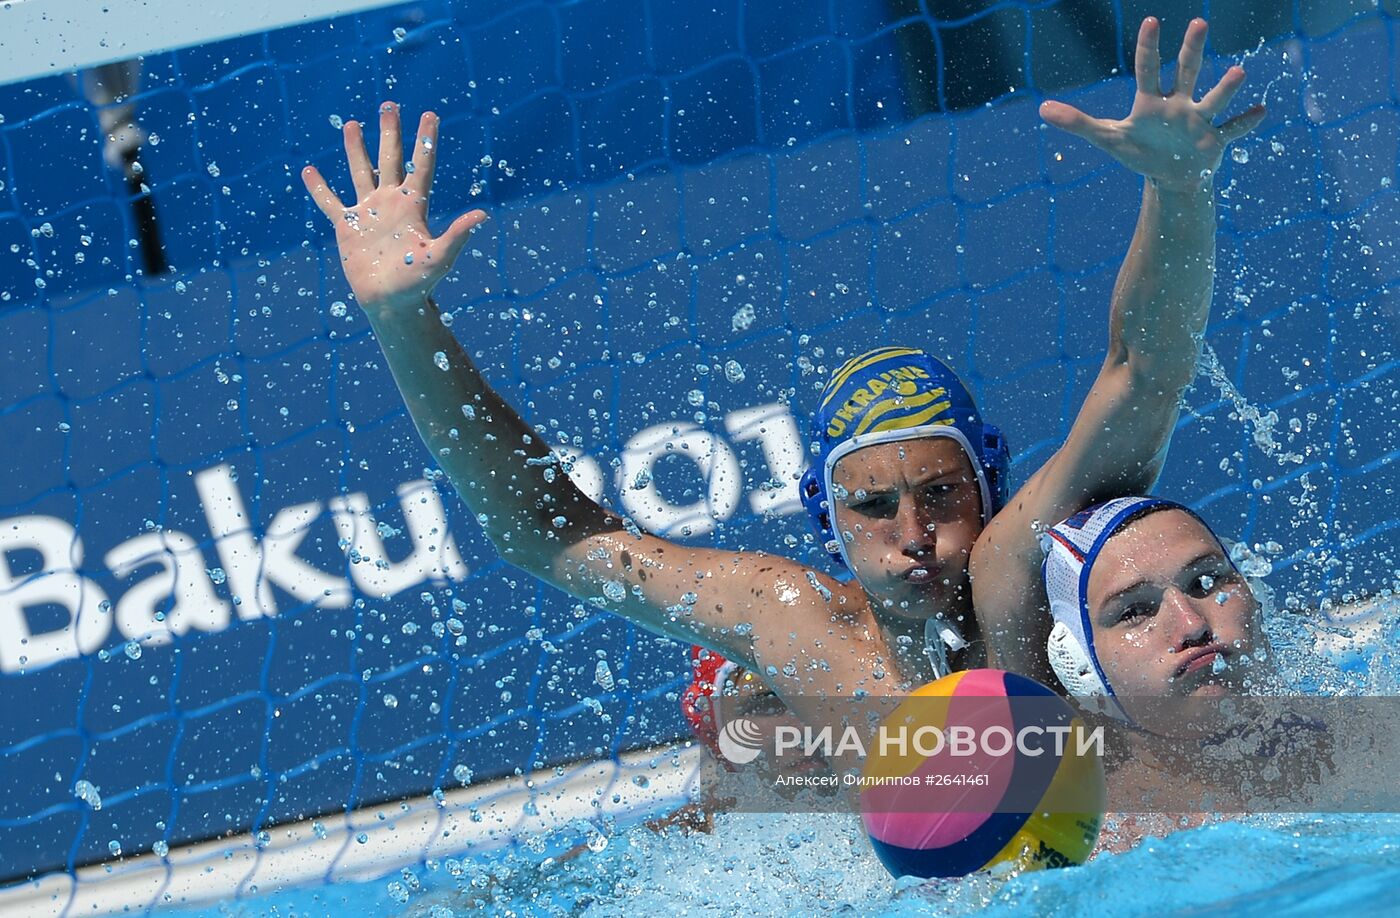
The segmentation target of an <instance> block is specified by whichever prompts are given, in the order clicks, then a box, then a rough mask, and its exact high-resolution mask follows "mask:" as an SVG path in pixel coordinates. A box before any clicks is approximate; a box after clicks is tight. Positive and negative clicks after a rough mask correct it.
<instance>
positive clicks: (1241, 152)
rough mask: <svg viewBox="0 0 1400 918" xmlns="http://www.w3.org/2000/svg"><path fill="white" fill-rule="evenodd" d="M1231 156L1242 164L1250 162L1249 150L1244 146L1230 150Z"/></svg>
mask: <svg viewBox="0 0 1400 918" xmlns="http://www.w3.org/2000/svg"><path fill="white" fill-rule="evenodd" d="M1230 158H1231V159H1233V160H1234V161H1235V162H1237V163H1239V164H1240V165H1244V164H1245V163H1247V162H1249V151H1248V150H1246V149H1245V148H1244V147H1235V148H1234V149H1233V150H1231V151H1230Z"/></svg>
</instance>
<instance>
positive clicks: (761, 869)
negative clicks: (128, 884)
mask: <svg viewBox="0 0 1400 918" xmlns="http://www.w3.org/2000/svg"><path fill="white" fill-rule="evenodd" d="M1260 592H1261V593H1263V592H1264V591H1263V590H1260ZM1268 608H1270V611H1269V613H1268V614H1267V616H1266V621H1267V622H1268V630H1269V632H1270V637H1271V641H1272V642H1273V643H1274V645H1275V648H1276V651H1277V652H1278V657H1279V660H1280V663H1281V664H1282V666H1283V668H1284V670H1285V672H1286V673H1287V675H1288V678H1289V681H1290V682H1291V683H1292V684H1293V685H1294V686H1299V687H1302V689H1303V690H1304V691H1309V692H1320V693H1323V694H1352V695H1360V694H1385V693H1387V686H1394V685H1395V676H1396V674H1397V671H1400V665H1397V664H1396V662H1395V660H1394V659H1393V658H1392V656H1391V655H1390V654H1389V653H1388V651H1387V648H1389V647H1393V646H1395V643H1396V641H1395V639H1396V636H1397V624H1398V622H1397V618H1400V604H1397V603H1395V602H1393V601H1387V602H1385V603H1383V604H1381V605H1380V606H1379V607H1378V608H1377V609H1376V611H1374V612H1373V613H1372V614H1370V615H1368V616H1366V619H1365V621H1363V622H1361V623H1360V624H1359V625H1357V626H1355V627H1352V628H1350V629H1346V630H1345V631H1344V632H1343V633H1351V634H1357V635H1362V636H1364V637H1365V638H1366V640H1365V641H1362V642H1360V643H1354V644H1352V645H1348V646H1347V647H1346V648H1345V650H1344V651H1343V652H1338V651H1337V650H1336V641H1335V637H1336V630H1337V629H1318V628H1316V627H1308V626H1306V625H1304V624H1302V623H1303V622H1305V621H1307V620H1309V619H1310V618H1311V617H1310V616H1306V615H1304V616H1298V615H1294V614H1290V613H1287V612H1281V611H1280V610H1278V609H1276V608H1273V607H1272V606H1269V607H1268ZM1316 632H1320V633H1321V634H1322V635H1323V637H1324V638H1328V639H1330V642H1329V640H1324V639H1320V638H1317V637H1312V638H1310V639H1300V636H1301V635H1308V634H1310V633H1316ZM1317 647H1323V648H1327V649H1329V652H1326V653H1317V652H1316V651H1315V649H1314V648H1317ZM1158 818H1160V819H1166V818H1167V817H1158ZM1104 831H1105V833H1106V835H1107V833H1110V832H1112V831H1113V826H1112V824H1111V823H1110V825H1108V826H1106V828H1105V830H1104ZM580 842H581V843H582V845H580V844H579V843H580ZM570 849H573V850H576V851H578V852H579V853H578V854H577V856H573V857H568V856H565V853H566V852H568V851H570ZM1397 883H1400V814H1391V813H1383V814H1352V813H1339V814H1270V815H1259V816H1251V817H1245V818H1241V819H1234V820H1230V821H1223V820H1222V821H1218V822H1215V823H1213V824H1210V825H1206V826H1203V827H1199V828H1192V829H1183V830H1180V831H1176V832H1170V833H1167V832H1165V831H1164V832H1163V834H1162V835H1161V836H1159V837H1158V836H1154V837H1148V838H1146V839H1144V840H1143V841H1141V842H1140V843H1139V844H1137V845H1136V846H1135V847H1133V848H1131V849H1129V850H1126V851H1123V852H1121V853H1102V854H1100V855H1098V856H1097V857H1095V858H1094V859H1093V860H1091V861H1090V862H1089V863H1088V864H1086V865H1084V866H1082V867H1077V868H1072V869H1067V870H1050V871H1040V872H1035V873H1029V874H1024V875H1022V876H1019V877H1014V878H1012V879H1010V880H1005V879H997V878H993V877H989V876H985V875H975V876H971V877H967V878H963V879H958V880H933V881H919V880H916V879H914V878H904V879H901V880H894V879H892V878H891V877H890V876H889V875H888V874H887V873H886V871H885V869H884V867H882V866H881V864H880V862H879V861H878V860H877V859H876V857H875V854H874V851H873V850H872V849H871V847H870V845H869V843H868V842H867V840H866V838H865V834H864V832H863V830H862V829H861V826H860V822H859V820H858V819H855V818H854V817H852V816H849V815H846V814H796V815H794V814H765V813H719V814H716V815H715V817H714V831H713V832H712V833H708V834H707V833H703V832H683V831H681V830H679V829H674V828H673V829H670V830H668V831H666V832H665V833H658V832H654V831H652V830H650V829H648V828H647V827H645V826H643V825H631V826H625V827H619V826H611V827H610V826H600V825H596V824H591V823H584V822H579V823H575V824H571V825H565V826H562V827H560V828H558V829H557V830H555V831H553V832H551V833H549V834H547V835H541V836H537V837H533V838H529V839H526V840H525V841H524V843H523V844H521V845H520V846H519V847H517V848H516V849H514V850H512V851H509V852H506V853H496V854H492V855H490V856H487V857H477V858H473V857H472V856H471V854H470V852H464V853H463V855H462V856H461V857H459V858H447V859H442V860H433V861H429V862H428V863H427V864H423V865H419V866H418V867H417V868H415V869H405V870H402V871H399V872H397V873H394V874H391V875H389V876H387V877H383V878H380V879H378V880H374V881H370V882H363V883H351V884H341V885H333V886H325V887H321V888H316V889H305V890H288V891H285V892H280V893H274V894H272V895H269V896H265V897H262V898H249V899H245V900H242V901H238V902H234V903H229V904H226V905H220V906H214V907H206V908H203V909H198V910H188V911H184V912H177V913H175V914H183V915H188V916H194V915H207V914H219V915H227V916H264V915H265V916H279V918H293V916H298V918H315V916H327V918H329V916H340V915H346V914H364V915H402V916H412V918H418V916H422V918H450V916H459V915H466V914H474V913H477V912H479V911H481V910H483V909H486V910H489V911H490V912H493V913H499V914H507V915H589V916H592V915H599V916H601V915H621V914H629V915H636V914H649V913H654V914H665V915H732V914H734V913H735V911H736V910H737V909H742V910H743V911H745V912H749V913H752V914H755V915H768V914H773V915H778V914H794V915H809V914H826V913H834V914H845V915H882V916H891V918H893V916H906V915H910V916H912V915H929V916H958V915H973V914H976V915H979V916H986V918H992V916H1011V915H1026V914H1033V915H1065V916H1077V915H1097V916H1137V915H1232V916H1235V915H1243V916H1249V915H1261V916H1262V915H1268V916H1271V918H1279V916H1294V915H1298V916H1305V915H1324V914H1331V913H1335V912H1337V911H1339V910H1345V911H1346V912H1347V913H1348V914H1349V915H1352V916H1362V915H1386V914H1397V913H1400V909H1397V907H1396V904H1395V901H1394V899H1395V896H1394V892H1393V889H1394V887H1395V885H1396V884H1397ZM1164 903H1170V905H1169V906H1167V905H1164Z"/></svg>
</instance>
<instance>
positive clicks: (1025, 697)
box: [860, 669, 1105, 877]
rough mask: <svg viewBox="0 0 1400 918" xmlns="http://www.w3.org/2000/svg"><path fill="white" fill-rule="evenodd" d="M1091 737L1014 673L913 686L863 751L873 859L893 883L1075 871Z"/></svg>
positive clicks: (1087, 824)
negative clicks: (985, 873) (1001, 872)
mask: <svg viewBox="0 0 1400 918" xmlns="http://www.w3.org/2000/svg"><path fill="white" fill-rule="evenodd" d="M1092 738H1093V734H1092V733H1090V732H1089V731H1088V730H1087V729H1086V727H1085V725H1084V724H1083V722H1082V720H1081V719H1080V718H1079V717H1078V716H1077V715H1076V714H1075V712H1074V711H1073V709H1072V708H1070V706H1069V705H1068V704H1067V703H1066V702H1065V701H1064V700H1063V699H1062V698H1060V697H1059V696H1058V695H1056V694H1055V693H1054V692H1052V691H1051V690H1050V689H1048V688H1046V687H1045V686H1043V685H1041V684H1040V683H1039V682H1036V681H1034V680H1031V679H1027V678H1024V677H1022V676H1018V675H1016V674H1014V673H1008V672H1003V671H1001V670H995V669H975V670H968V671H966V672H960V673H953V674H952V675H950V676H945V677H944V678H942V679H939V680H938V681H936V682H931V683H929V684H928V685H925V686H923V687H922V688H920V689H918V690H917V691H915V692H914V693H913V694H912V695H911V696H910V697H909V698H908V699H907V700H906V701H904V702H903V703H902V704H901V705H900V706H899V708H897V709H896V710H895V711H894V712H893V713H892V714H890V716H889V717H887V718H886V719H885V720H884V722H883V724H882V725H881V733H880V734H878V736H877V741H876V742H875V743H874V744H873V748H870V749H868V750H867V751H868V753H869V756H868V758H867V759H866V763H865V768H864V771H863V774H862V784H861V793H860V807H861V817H862V819H863V821H864V824H865V829H866V831H867V833H869V835H870V841H871V843H872V844H873V845H874V848H875V853H876V854H877V855H878V856H879V858H880V861H881V862H882V863H883V864H884V865H885V867H886V868H888V869H889V871H890V872H891V873H892V874H894V875H895V876H906V875H909V876H918V877H955V876H963V875H966V874H969V873H973V872H975V871H979V870H988V869H992V868H996V867H1001V868H1002V869H1006V870H1009V871H1016V872H1019V871H1022V870H1032V869H1039V868H1043V867H1063V866H1070V865H1074V864H1082V863H1083V862H1084V861H1085V860H1086V859H1087V858H1088V857H1089V854H1090V853H1091V852H1092V851H1093V849H1094V844H1095V843H1096V841H1097V840H1098V834H1099V827H1100V825H1101V823H1102V821H1103V808H1104V797H1105V786H1104V771H1103V763H1102V760H1101V758H1100V756H1099V755H1098V754H1097V753H1098V749H1097V748H1096V747H1095V746H1094V744H1093V743H1092ZM882 740H883V741H882ZM1008 742H1009V744H1010V745H1009V748H1008ZM1081 747H1083V748H1081Z"/></svg>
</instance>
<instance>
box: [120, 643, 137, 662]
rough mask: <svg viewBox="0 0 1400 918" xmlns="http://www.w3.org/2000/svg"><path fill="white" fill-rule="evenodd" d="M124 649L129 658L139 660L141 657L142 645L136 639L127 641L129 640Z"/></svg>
mask: <svg viewBox="0 0 1400 918" xmlns="http://www.w3.org/2000/svg"><path fill="white" fill-rule="evenodd" d="M122 649H123V650H124V651H125V652H126V656H127V659H130V660H139V659H141V645H140V644H138V643H137V642H136V641H127V642H126V647H124V648H122Z"/></svg>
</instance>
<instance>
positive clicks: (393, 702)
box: [384, 694, 399, 708]
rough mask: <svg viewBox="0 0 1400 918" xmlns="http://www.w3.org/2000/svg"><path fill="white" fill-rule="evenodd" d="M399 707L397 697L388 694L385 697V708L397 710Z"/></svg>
mask: <svg viewBox="0 0 1400 918" xmlns="http://www.w3.org/2000/svg"><path fill="white" fill-rule="evenodd" d="M398 706H399V699H398V697H397V696H395V695H392V694H388V695H385V696H384V707H386V708H397V707H398Z"/></svg>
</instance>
